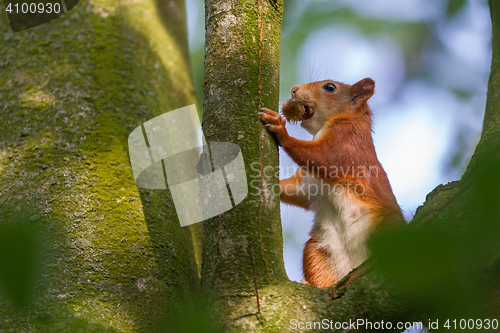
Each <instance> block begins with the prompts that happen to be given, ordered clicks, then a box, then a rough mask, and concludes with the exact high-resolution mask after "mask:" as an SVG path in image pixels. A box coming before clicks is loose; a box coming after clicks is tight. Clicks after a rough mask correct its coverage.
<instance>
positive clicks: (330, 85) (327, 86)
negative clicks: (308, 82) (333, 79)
mask: <svg viewBox="0 0 500 333" xmlns="http://www.w3.org/2000/svg"><path fill="white" fill-rule="evenodd" d="M323 89H325V90H326V91H329V92H334V91H335V90H337V87H335V85H334V84H333V83H330V82H328V83H327V84H325V85H324V86H323Z"/></svg>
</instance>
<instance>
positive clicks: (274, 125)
mask: <svg viewBox="0 0 500 333" xmlns="http://www.w3.org/2000/svg"><path fill="white" fill-rule="evenodd" d="M262 110H263V111H265V113H264V112H259V114H260V115H262V121H264V122H266V123H267V124H266V126H267V127H268V128H269V130H270V131H271V132H273V133H274V134H275V135H276V138H277V139H278V141H280V143H281V141H282V140H283V139H284V138H285V137H286V136H287V135H288V133H287V131H286V128H285V124H286V120H285V118H283V117H282V116H280V115H279V114H278V113H277V112H274V111H273V110H269V109H268V108H262Z"/></svg>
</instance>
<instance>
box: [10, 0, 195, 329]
mask: <svg viewBox="0 0 500 333" xmlns="http://www.w3.org/2000/svg"><path fill="white" fill-rule="evenodd" d="M0 8H1V9H2V11H1V12H2V14H0V43H1V46H0V129H1V130H0V208H1V213H2V215H1V219H0V223H1V224H2V225H3V226H6V225H8V224H9V223H12V221H14V220H18V218H16V216H20V215H26V212H27V211H28V212H29V215H30V216H31V218H29V219H31V220H32V221H35V222H33V225H32V226H33V228H36V230H38V232H39V234H40V238H41V243H42V244H44V247H45V249H46V251H45V253H44V255H43V259H42V262H43V264H44V265H42V268H41V272H42V278H41V280H39V281H38V283H37V290H36V292H35V293H34V295H33V297H32V299H31V300H30V302H29V306H27V307H26V308H23V309H21V310H19V309H16V308H13V307H12V305H11V304H10V303H9V302H8V300H7V299H5V298H3V297H0V318H1V319H0V332H4V333H6V332H28V331H29V332H52V331H57V332H73V331H78V330H80V331H82V332H83V331H85V332H87V331H88V332H90V331H92V332H93V331H119V332H138V331H141V332H145V331H151V332H157V331H158V329H157V327H156V325H160V324H162V323H164V321H165V319H167V320H168V318H170V316H172V313H173V309H179V308H180V309H181V310H182V309H186V308H188V307H189V306H190V304H191V303H190V302H191V300H192V299H193V298H192V297H193V295H197V294H198V290H199V280H198V272H197V267H196V262H195V255H194V251H193V240H192V235H191V231H190V229H189V228H181V227H180V225H179V223H178V220H177V216H176V213H175V210H174V206H173V202H172V200H171V197H170V195H169V193H168V191H160V190H157V191H156V190H155V191H153V190H151V191H145V190H139V189H138V188H137V186H136V185H135V181H134V177H133V174H132V171H131V168H130V163H129V158H128V147H127V138H128V135H129V133H130V132H131V130H133V129H134V128H136V127H137V126H140V124H141V123H142V122H144V121H147V120H149V119H151V118H153V117H154V116H157V115H160V114H162V113H165V112H167V111H170V110H174V109H176V108H179V107H183V106H186V105H190V104H194V103H196V96H195V92H194V89H193V85H192V80H191V74H190V69H189V58H188V48H187V35H186V23H185V13H184V1H182V0H174V1H170V2H168V6H166V5H165V3H163V2H161V1H154V0H145V1H132V0H126V1H120V2H116V1H108V0H89V1H80V3H79V4H78V5H77V6H76V8H75V9H73V10H72V11H71V12H69V13H68V14H66V15H65V16H64V17H62V18H59V19H56V20H54V21H51V22H49V23H47V24H43V25H41V26H38V27H35V28H32V29H30V30H27V31H23V32H19V33H16V34H13V33H12V32H11V31H10V30H9V27H8V20H7V17H6V15H5V10H4V8H3V7H1V6H0ZM37 221H38V222H37Z"/></svg>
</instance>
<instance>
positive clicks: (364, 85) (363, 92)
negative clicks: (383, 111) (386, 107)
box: [351, 78, 375, 105]
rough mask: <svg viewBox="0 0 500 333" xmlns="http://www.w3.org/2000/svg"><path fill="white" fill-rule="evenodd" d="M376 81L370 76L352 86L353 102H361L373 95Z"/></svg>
mask: <svg viewBox="0 0 500 333" xmlns="http://www.w3.org/2000/svg"><path fill="white" fill-rule="evenodd" d="M374 90H375V81H373V80H372V79H370V78H366V79H363V80H361V81H359V82H357V83H355V84H353V85H352V86H351V103H352V104H357V105H359V104H361V103H363V102H366V101H367V100H368V98H370V97H372V96H373V91H374Z"/></svg>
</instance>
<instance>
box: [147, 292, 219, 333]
mask: <svg viewBox="0 0 500 333" xmlns="http://www.w3.org/2000/svg"><path fill="white" fill-rule="evenodd" d="M186 303H190V302H185V303H184V304H179V306H178V307H177V308H175V309H173V310H171V311H170V313H169V315H168V318H166V319H165V320H164V321H163V322H162V323H159V325H158V327H157V330H156V331H157V332H165V333H167V332H168V333H191V332H199V333H219V332H223V331H224V330H223V329H222V328H220V327H217V325H216V324H215V323H214V321H213V320H212V318H211V317H210V312H209V311H208V309H206V308H205V307H204V306H203V304H202V302H200V301H199V300H198V304H197V305H194V306H192V307H190V306H188V305H187V304H186Z"/></svg>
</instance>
